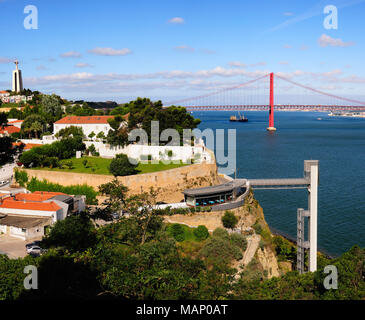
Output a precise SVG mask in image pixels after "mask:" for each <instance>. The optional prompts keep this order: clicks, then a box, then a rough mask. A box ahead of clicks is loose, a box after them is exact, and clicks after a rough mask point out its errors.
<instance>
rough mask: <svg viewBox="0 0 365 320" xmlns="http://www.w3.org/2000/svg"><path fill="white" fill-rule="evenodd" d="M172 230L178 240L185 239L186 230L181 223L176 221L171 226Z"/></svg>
mask: <svg viewBox="0 0 365 320" xmlns="http://www.w3.org/2000/svg"><path fill="white" fill-rule="evenodd" d="M170 230H171V235H172V236H173V237H174V239H175V240H176V241H178V242H182V241H184V240H185V232H184V228H183V227H182V225H181V224H178V223H174V224H173V225H172V226H171V227H170Z"/></svg>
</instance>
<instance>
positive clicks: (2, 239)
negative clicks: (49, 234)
mask: <svg viewBox="0 0 365 320" xmlns="http://www.w3.org/2000/svg"><path fill="white" fill-rule="evenodd" d="M28 242H32V241H24V240H21V239H18V238H15V237H10V236H9V235H4V234H3V235H0V254H6V255H7V256H8V257H9V258H11V259H17V258H23V257H25V256H26V255H27V252H26V250H25V245H26V244H27V243H28Z"/></svg>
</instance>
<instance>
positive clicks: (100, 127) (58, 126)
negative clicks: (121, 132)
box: [53, 123, 111, 137]
mask: <svg viewBox="0 0 365 320" xmlns="http://www.w3.org/2000/svg"><path fill="white" fill-rule="evenodd" d="M71 126H75V127H80V128H82V131H83V132H84V135H85V136H86V137H88V136H89V134H90V133H91V132H94V133H95V134H96V135H97V134H98V133H99V132H104V135H105V136H107V135H108V132H109V130H110V129H111V127H110V125H109V123H97V124H90V123H86V124H84V123H83V124H68V123H55V124H54V130H53V134H56V133H57V132H59V131H60V130H62V129H65V128H67V127H71Z"/></svg>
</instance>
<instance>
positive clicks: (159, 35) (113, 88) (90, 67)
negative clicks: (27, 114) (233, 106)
mask: <svg viewBox="0 0 365 320" xmlns="http://www.w3.org/2000/svg"><path fill="white" fill-rule="evenodd" d="M328 4H332V5H336V6H337V8H338V29H337V30H333V29H332V30H327V29H325V28H324V26H323V20H324V18H325V17H326V15H325V14H323V8H324V7H325V6H326V5H328ZM26 5H34V6H36V7H37V9H38V29H37V30H26V29H25V28H24V26H23V21H24V18H25V17H26V16H27V14H24V7H25V6H26ZM0 12H1V13H2V14H1V19H0V30H1V31H2V32H1V38H2V41H1V50H0V88H2V89H8V88H10V86H11V71H12V70H13V68H14V65H13V64H12V62H11V61H12V60H13V59H14V58H17V59H19V61H20V68H21V69H22V72H23V77H24V86H25V87H26V88H31V89H33V90H40V91H42V92H45V93H52V92H55V93H57V94H59V95H61V96H63V97H65V98H70V99H86V100H109V99H111V100H116V101H119V102H124V101H128V100H130V99H133V98H135V97H137V96H147V97H151V98H153V99H162V100H164V101H166V100H174V99H179V98H184V97H189V96H194V95H199V94H206V93H209V92H210V91H212V90H213V91H214V90H219V89H222V88H226V87H229V86H232V85H235V84H239V83H243V82H246V81H248V80H251V79H254V78H257V77H259V76H260V75H262V74H265V73H268V72H276V73H278V74H279V75H282V76H285V77H287V78H290V79H292V80H294V81H297V82H301V83H304V84H306V85H311V86H314V87H316V88H318V89H320V90H323V91H327V92H330V93H332V94H341V95H345V96H348V97H353V98H359V99H361V95H362V96H365V90H364V88H365V67H364V55H363V52H364V49H365V40H364V31H365V22H364V21H363V17H364V14H365V1H361V0H349V1H343V0H334V1H319V0H307V1H299V0H295V1H294V0H291V1H289V0H288V1H280V0H276V1H275V2H274V1H272V0H265V1H264V0H258V1H246V0H240V1H237V0H236V1H232V0H225V1H223V0H210V1H206V0H199V1H197V0H195V1H191V0H165V1H162V0H155V1H147V0H133V1H126V0H119V1H114V0H105V1H93V0H91V1H84V0H80V1H74V0H73V1H71V0H64V1H49V0H27V1H22V0H0ZM283 90H284V89H283ZM363 100H365V99H363Z"/></svg>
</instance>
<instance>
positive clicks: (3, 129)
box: [0, 126, 20, 134]
mask: <svg viewBox="0 0 365 320" xmlns="http://www.w3.org/2000/svg"><path fill="white" fill-rule="evenodd" d="M5 132H7V133H8V134H12V133H15V132H20V128H18V127H15V126H4V127H0V134H5Z"/></svg>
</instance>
